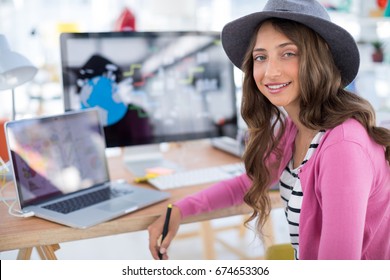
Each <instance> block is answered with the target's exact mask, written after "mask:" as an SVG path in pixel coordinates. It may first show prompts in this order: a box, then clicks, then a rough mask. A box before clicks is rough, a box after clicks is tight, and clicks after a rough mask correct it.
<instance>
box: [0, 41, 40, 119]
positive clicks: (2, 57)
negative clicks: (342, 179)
mask: <svg viewBox="0 0 390 280" xmlns="http://www.w3.org/2000/svg"><path fill="white" fill-rule="evenodd" d="M37 71H38V69H37V68H36V67H35V66H33V65H32V64H31V62H30V61H29V60H28V59H27V58H26V57H24V56H23V55H21V54H19V53H16V52H13V51H11V50H10V48H9V45H8V43H7V39H6V38H5V36H4V35H2V34H0V91H1V90H7V89H11V91H12V119H13V120H14V119H15V115H16V112H15V96H14V88H15V87H17V86H19V85H21V84H24V83H25V82H28V81H30V80H31V79H32V78H33V77H34V76H35V74H36V73H37Z"/></svg>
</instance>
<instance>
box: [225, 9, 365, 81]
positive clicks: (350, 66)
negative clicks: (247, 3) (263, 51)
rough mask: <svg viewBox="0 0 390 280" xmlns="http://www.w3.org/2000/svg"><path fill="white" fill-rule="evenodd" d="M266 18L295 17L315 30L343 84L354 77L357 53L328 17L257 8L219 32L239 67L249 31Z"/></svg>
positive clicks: (357, 60)
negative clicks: (259, 10) (325, 45)
mask: <svg viewBox="0 0 390 280" xmlns="http://www.w3.org/2000/svg"><path fill="white" fill-rule="evenodd" d="M270 18H282V19H288V20H292V21H296V22H299V23H302V24H304V25H306V26H307V27H309V28H311V29H312V30H314V31H315V32H317V33H318V34H319V35H320V36H321V37H322V38H323V39H324V40H325V41H326V42H327V43H328V45H329V47H330V50H331V53H332V55H333V59H334V62H335V64H336V66H337V67H338V69H339V70H340V73H341V77H342V79H343V82H344V83H345V85H348V84H349V83H350V82H352V81H353V80H354V79H355V77H356V75H357V73H358V71H359V64H360V56H359V50H358V47H357V45H356V42H355V39H354V38H353V37H352V36H351V34H349V33H348V32H347V31H346V30H345V29H343V28H341V27H340V26H338V25H336V24H334V23H332V22H331V21H328V20H324V19H321V18H318V17H314V16H310V15H305V14H299V13H295V12H288V11H282V12H280V11H264V12H257V13H253V14H249V15H247V16H244V17H241V18H239V19H236V20H234V21H232V22H230V23H228V24H227V25H225V27H224V28H223V30H222V33H221V39H222V46H223V48H224V50H225V52H226V54H227V56H228V57H229V59H230V60H231V61H232V62H233V64H234V65H235V66H237V67H238V68H240V69H241V67H242V63H243V59H244V56H245V53H246V51H247V48H248V46H249V44H250V40H251V38H252V36H253V33H254V32H255V30H256V28H257V26H258V25H259V24H260V23H261V22H263V21H265V20H266V19H270Z"/></svg>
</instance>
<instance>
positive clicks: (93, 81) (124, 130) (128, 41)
mask: <svg viewBox="0 0 390 280" xmlns="http://www.w3.org/2000/svg"><path fill="white" fill-rule="evenodd" d="M60 42H61V63H62V65H61V67H62V80H63V89H64V106H65V111H69V110H78V109H84V108H89V107H97V108H98V109H99V112H100V115H101V117H102V120H103V124H104V132H105V137H106V145H107V147H118V146H131V145H142V144H151V143H161V142H172V141H183V140H192V139H201V138H210V137H218V136H230V137H233V138H235V137H236V134H237V106H236V97H235V96H236V95H235V86H234V79H233V65H232V64H231V62H230V61H229V59H228V58H227V56H226V55H225V53H224V51H223V49H222V45H221V41H220V34H219V33H217V32H199V31H196V32H195V31H193V32H102V33H63V34H61V40H60Z"/></svg>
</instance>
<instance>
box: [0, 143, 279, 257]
mask: <svg viewBox="0 0 390 280" xmlns="http://www.w3.org/2000/svg"><path fill="white" fill-rule="evenodd" d="M165 156H166V158H167V159H171V160H173V161H176V162H178V163H179V164H181V165H183V166H184V167H186V168H201V167H207V166H216V165H222V164H228V163H234V162H238V161H239V159H238V158H236V157H234V156H231V155H229V154H227V153H224V152H221V151H218V150H216V149H214V148H212V147H211V146H210V144H209V142H208V141H205V140H202V141H193V142H188V143H187V142H186V143H179V144H171V148H170V150H169V151H168V152H166V153H165ZM109 170H110V175H111V178H112V179H120V178H121V179H125V180H127V181H128V182H130V183H132V182H133V179H134V177H133V175H132V174H131V173H130V172H129V171H128V170H127V169H126V167H125V165H124V164H123V161H122V157H121V156H116V157H110V158H109ZM209 185H210V184H205V185H199V186H193V187H185V188H179V189H174V190H170V191H169V192H170V193H171V198H170V199H169V200H166V201H163V202H160V203H158V204H155V205H153V206H150V207H147V208H144V209H141V210H139V211H136V212H134V213H130V214H127V215H125V216H122V217H120V218H117V219H114V220H111V221H109V222H106V223H102V224H99V225H96V226H93V227H91V228H88V229H74V228H70V227H67V226H63V225H59V224H56V223H53V222H50V221H46V220H43V219H40V218H36V217H30V218H17V217H14V216H11V215H9V214H8V209H7V208H6V206H5V205H4V204H3V203H2V204H1V205H0V217H1V220H0V251H8V250H15V249H19V255H18V258H21V259H28V258H30V255H31V250H32V248H34V247H35V248H37V250H38V253H39V254H40V256H41V258H47V259H55V254H54V251H55V250H56V249H58V248H59V246H58V244H60V243H63V242H68V241H75V240H82V239H89V238H94V237H102V236H109V235H115V234H120V233H126V232H132V231H140V230H145V229H147V227H148V226H149V225H150V224H151V223H152V222H153V221H154V220H155V219H156V218H158V217H159V216H160V215H161V214H163V213H165V211H166V206H167V204H168V203H170V202H174V201H176V200H178V199H180V198H182V197H184V196H186V195H188V194H191V193H194V192H196V191H199V190H201V189H203V188H205V187H207V186H209ZM142 186H144V187H147V188H150V186H149V185H147V184H143V185H142ZM7 188H8V189H12V188H11V186H9V187H7ZM9 191H10V190H8V193H7V192H6V194H7V196H8V195H9ZM271 199H272V206H273V207H281V202H280V199H279V194H278V193H271ZM249 212H250V209H249V207H248V206H246V205H242V206H238V207H231V208H227V209H222V210H218V211H214V212H212V213H207V214H203V215H199V216H196V217H191V218H188V219H186V220H184V221H183V223H192V222H198V221H204V220H210V219H215V218H221V217H227V216H233V215H239V214H246V213H249Z"/></svg>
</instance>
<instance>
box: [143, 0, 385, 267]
mask: <svg viewBox="0 0 390 280" xmlns="http://www.w3.org/2000/svg"><path fill="white" fill-rule="evenodd" d="M222 43H223V46H224V49H225V51H226V53H227V55H228V57H229V58H230V60H231V61H232V62H233V63H234V64H235V65H236V66H237V67H239V68H241V69H242V71H243V72H244V80H243V99H242V112H241V113H242V117H243V118H244V120H245V122H246V123H247V125H248V131H249V139H248V141H247V146H246V151H245V154H244V156H243V159H244V163H245V167H246V175H242V176H240V177H237V178H234V179H231V180H227V181H223V182H220V183H218V184H215V185H214V186H211V187H210V188H209V189H206V190H204V191H202V192H200V193H197V194H195V195H193V196H190V197H187V198H184V199H182V200H180V201H178V202H176V203H175V206H174V208H173V211H172V216H171V222H170V227H169V232H168V235H167V237H166V238H165V239H164V241H163V243H162V244H161V246H158V238H159V237H160V235H161V232H162V228H163V222H164V217H161V218H159V219H158V220H156V222H154V223H153V224H152V225H151V226H150V227H149V236H150V244H149V247H150V251H151V253H152V255H153V257H154V258H156V259H157V258H158V252H160V253H161V254H163V258H164V259H167V258H168V256H167V254H166V250H167V248H168V247H169V244H170V242H171V241H172V239H173V238H174V236H175V235H176V233H177V231H178V228H179V225H180V221H181V219H183V218H185V217H187V216H189V215H196V214H199V213H202V212H206V211H211V210H214V209H218V208H222V207H228V206H232V205H236V204H240V203H242V202H245V203H247V204H248V205H249V206H251V207H252V208H253V214H252V216H251V217H250V219H249V221H250V220H253V219H257V225H258V230H259V232H260V233H261V228H262V225H263V224H264V222H265V220H266V219H267V218H268V215H269V212H270V201H269V196H268V188H269V187H270V186H272V185H274V184H275V183H276V182H278V181H279V185H280V193H281V197H282V199H283V201H284V202H285V213H286V217H287V221H288V224H289V230H290V237H291V244H292V246H293V247H294V249H295V257H296V259H390V166H389V162H390V131H389V130H387V129H385V128H381V127H377V126H376V124H375V113H374V110H373V108H372V107H371V106H370V104H369V103H368V102H367V101H365V100H364V99H362V98H360V97H359V96H357V95H355V94H353V93H350V92H348V91H347V90H345V89H344V88H345V87H346V86H347V85H348V84H349V83H350V82H351V81H352V80H353V79H354V78H355V77H356V74H357V72H358V69H359V52H358V49H357V46H356V43H355V41H354V39H353V38H352V37H351V35H350V34H349V33H348V32H347V31H345V30H344V29H342V28H341V27H339V26H337V25H335V24H333V23H331V22H330V19H329V16H328V14H327V12H326V10H325V9H324V8H323V7H322V6H321V5H320V4H319V3H318V2H316V1H314V0H305V1H304V0H301V1H294V0H287V1H286V0H269V1H268V3H267V4H266V6H265V8H264V10H263V11H262V12H258V13H254V14H251V15H248V16H245V17H242V18H240V19H237V20H235V21H233V22H231V23H229V24H228V25H226V26H225V27H224V29H223V31H222Z"/></svg>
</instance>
